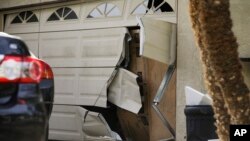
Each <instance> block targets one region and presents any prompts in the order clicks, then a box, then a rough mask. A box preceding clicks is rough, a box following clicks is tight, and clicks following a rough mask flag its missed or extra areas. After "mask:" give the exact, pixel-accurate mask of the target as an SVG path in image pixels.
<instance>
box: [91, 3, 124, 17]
mask: <svg viewBox="0 0 250 141" xmlns="http://www.w3.org/2000/svg"><path fill="white" fill-rule="evenodd" d="M117 16H121V11H120V9H119V8H118V7H117V6H116V5H114V4H112V3H103V4H101V5H99V6H97V7H96V8H94V9H93V10H92V11H91V12H90V13H89V15H88V16H87V18H106V17H117Z"/></svg>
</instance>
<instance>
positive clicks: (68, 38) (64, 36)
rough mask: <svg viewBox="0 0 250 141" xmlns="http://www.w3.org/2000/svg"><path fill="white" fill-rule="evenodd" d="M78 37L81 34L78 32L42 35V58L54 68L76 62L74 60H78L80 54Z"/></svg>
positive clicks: (40, 53)
mask: <svg viewBox="0 0 250 141" xmlns="http://www.w3.org/2000/svg"><path fill="white" fill-rule="evenodd" d="M78 37H79V32H77V31H72V32H67V33H62V32H54V33H40V39H39V43H40V52H39V55H40V58H42V59H44V60H45V61H47V62H48V63H49V64H50V65H51V66H52V67H54V66H58V65H59V66H63V65H62V64H65V65H66V64H70V62H74V61H75V60H74V59H77V53H78V50H77V49H78V48H77V46H78V41H79V39H78ZM70 59H73V60H70ZM60 61H61V62H60ZM51 62H54V63H51ZM55 62H56V63H55ZM55 64H57V65H55Z"/></svg>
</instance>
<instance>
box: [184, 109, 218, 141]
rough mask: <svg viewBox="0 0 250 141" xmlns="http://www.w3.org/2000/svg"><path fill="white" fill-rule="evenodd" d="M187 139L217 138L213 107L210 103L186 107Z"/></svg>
mask: <svg viewBox="0 0 250 141" xmlns="http://www.w3.org/2000/svg"><path fill="white" fill-rule="evenodd" d="M184 112H185V115H186V122H187V141H208V140H209V139H217V138H218V136H217V134H216V132H215V131H216V127H215V124H214V123H215V119H214V117H213V115H214V113H213V109H212V107H211V106H210V105H194V106H190V105H188V106H186V107H185V110H184Z"/></svg>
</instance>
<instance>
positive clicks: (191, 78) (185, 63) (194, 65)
mask: <svg viewBox="0 0 250 141" xmlns="http://www.w3.org/2000/svg"><path fill="white" fill-rule="evenodd" d="M188 2H189V1H188V0H178V32H177V34H178V35H177V36H178V46H177V88H176V90H177V91H176V96H177V103H176V104H177V105H176V107H177V109H176V112H177V113H176V130H177V131H176V135H177V139H176V140H177V141H184V140H186V139H185V136H186V128H185V127H186V122H185V120H186V119H185V115H184V107H185V93H184V88H185V86H191V87H193V88H195V89H197V90H199V91H201V92H204V86H203V80H202V73H201V72H202V68H201V63H200V57H199V52H198V48H197V47H195V42H194V37H193V32H192V29H191V23H190V20H189V15H188Z"/></svg>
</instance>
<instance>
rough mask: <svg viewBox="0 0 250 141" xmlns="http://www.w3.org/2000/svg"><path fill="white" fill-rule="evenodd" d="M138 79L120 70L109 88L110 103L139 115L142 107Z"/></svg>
mask: <svg viewBox="0 0 250 141" xmlns="http://www.w3.org/2000/svg"><path fill="white" fill-rule="evenodd" d="M137 77H138V76H137V75H135V74H133V73H131V72H129V71H127V70H125V69H122V68H119V69H118V72H117V74H116V76H115V78H114V79H113V81H112V83H111V84H110V86H109V92H108V101H110V102H111V103H113V104H115V105H117V106H118V107H121V108H123V109H126V110H128V111H131V112H133V113H136V114H137V113H138V112H139V110H140V108H141V106H142V104H141V96H140V88H139V86H138V84H137V81H136V78H137Z"/></svg>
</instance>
